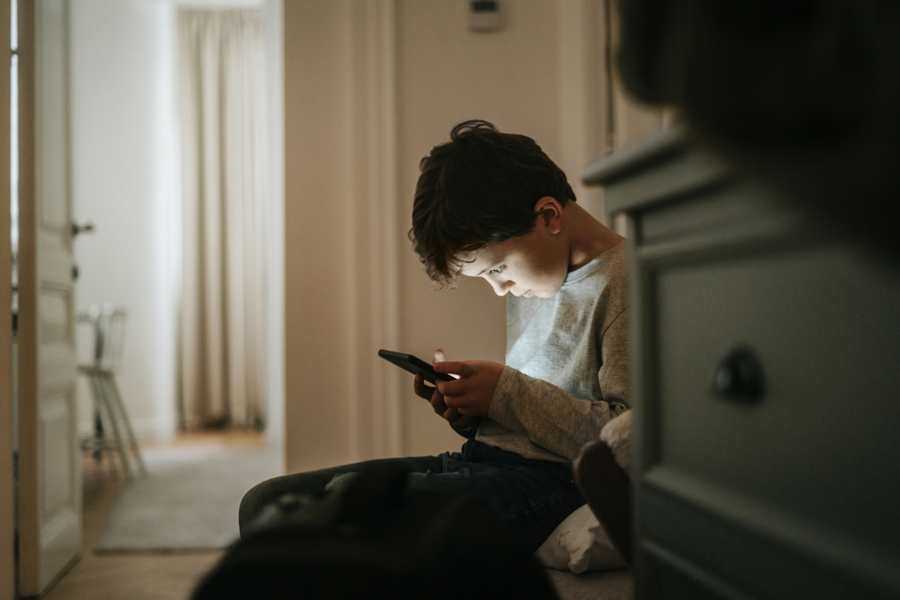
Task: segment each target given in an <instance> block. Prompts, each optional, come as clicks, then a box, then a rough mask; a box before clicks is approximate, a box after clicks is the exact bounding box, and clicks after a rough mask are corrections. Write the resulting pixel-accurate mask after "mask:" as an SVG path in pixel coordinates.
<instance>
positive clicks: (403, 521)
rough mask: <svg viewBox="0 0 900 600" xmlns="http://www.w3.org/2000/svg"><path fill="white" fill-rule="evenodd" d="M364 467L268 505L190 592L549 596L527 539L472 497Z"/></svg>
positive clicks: (204, 595) (213, 596)
mask: <svg viewBox="0 0 900 600" xmlns="http://www.w3.org/2000/svg"><path fill="white" fill-rule="evenodd" d="M406 476H407V474H406V472H405V471H402V470H397V469H396V468H393V467H387V468H385V467H377V466H376V467H374V468H370V469H368V470H364V471H363V472H361V473H360V474H359V475H358V476H356V477H355V478H354V479H353V480H351V481H350V482H349V483H348V484H347V485H346V486H344V487H342V488H340V489H336V490H331V491H329V492H326V493H325V494H323V495H321V496H316V497H309V496H296V495H289V496H285V497H282V498H281V499H279V501H278V502H276V503H274V504H272V505H270V506H268V507H266V509H265V510H264V511H263V512H262V513H261V514H260V516H259V517H258V518H257V519H256V520H255V521H254V522H253V524H252V526H251V528H250V530H249V531H248V533H247V534H246V535H244V537H243V539H241V540H240V541H238V542H236V543H235V544H234V545H232V546H231V547H230V548H229V549H228V551H227V552H226V553H225V556H224V557H223V558H222V560H221V561H220V562H219V563H218V565H216V567H215V568H214V569H213V571H212V572H211V573H209V574H208V575H207V576H206V577H205V578H204V579H203V581H201V583H200V585H199V586H198V587H197V589H196V590H195V591H194V594H193V596H192V598H193V600H228V599H231V598H241V599H245V598H260V599H267V600H269V599H272V600H274V599H282V598H341V599H344V598H372V597H375V598H398V599H405V598H409V599H413V598H415V599H423V598H435V599H443V598H447V599H450V598H466V599H468V598H476V599H477V598H485V599H487V598H491V599H496V598H517V599H531V598H534V599H539V598H540V599H545V598H555V597H556V596H555V595H554V592H553V588H552V587H551V584H550V582H549V579H548V577H547V575H546V573H545V572H544V569H543V568H542V567H541V566H540V565H539V564H538V563H537V561H536V560H535V559H534V558H533V556H532V555H531V552H530V551H529V548H528V545H527V544H526V542H525V541H524V540H523V539H522V538H521V537H520V536H519V535H518V534H517V533H516V532H514V531H512V530H511V529H509V528H508V527H507V526H506V524H505V523H503V521H502V520H501V519H500V518H499V517H498V516H496V515H495V514H494V513H493V512H492V511H491V510H490V509H489V508H488V507H487V505H485V504H484V503H483V502H482V501H481V500H480V499H479V498H477V497H475V496H472V495H468V494H451V493H441V492H430V491H423V490H407V488H406Z"/></svg>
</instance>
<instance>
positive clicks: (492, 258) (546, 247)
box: [462, 199, 569, 298]
mask: <svg viewBox="0 0 900 600" xmlns="http://www.w3.org/2000/svg"><path fill="white" fill-rule="evenodd" d="M542 200H543V199H542ZM550 200H552V199H550ZM535 208H536V212H537V213H538V217H537V219H536V222H535V226H534V228H533V229H532V230H531V231H530V232H528V233H526V234H523V235H519V236H516V237H514V238H510V239H508V240H506V241H505V242H498V243H496V244H491V245H490V246H485V247H484V248H480V249H479V250H476V251H474V252H472V253H470V254H469V255H467V256H465V257H463V259H464V262H463V265H462V274H463V275H465V276H466V277H481V278H482V279H484V280H486V281H487V282H488V283H489V284H490V285H491V287H492V288H493V289H494V293H495V294H497V295H498V296H505V295H506V294H507V293H511V294H512V295H513V296H524V297H526V298H530V297H537V298H549V297H551V296H553V295H554V294H556V292H558V291H559V289H560V288H561V287H562V284H563V283H564V282H565V280H566V275H567V274H568V267H569V255H568V249H567V246H566V245H565V240H564V236H562V235H560V229H561V225H562V207H561V206H560V205H559V203H558V202H556V201H555V200H552V203H549V204H547V203H544V204H543V205H542V202H541V201H539V202H538V204H537V205H536V206H535Z"/></svg>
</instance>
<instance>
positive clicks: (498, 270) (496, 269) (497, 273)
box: [488, 265, 506, 275]
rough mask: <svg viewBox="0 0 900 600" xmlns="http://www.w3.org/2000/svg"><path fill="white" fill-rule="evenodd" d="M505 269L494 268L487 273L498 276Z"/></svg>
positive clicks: (503, 267)
mask: <svg viewBox="0 0 900 600" xmlns="http://www.w3.org/2000/svg"><path fill="white" fill-rule="evenodd" d="M505 268H506V265H500V266H499V267H494V268H493V269H491V270H490V271H488V273H490V274H491V275H499V274H500V273H502V272H503V269H505Z"/></svg>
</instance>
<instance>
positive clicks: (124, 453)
mask: <svg viewBox="0 0 900 600" xmlns="http://www.w3.org/2000/svg"><path fill="white" fill-rule="evenodd" d="M105 379H106V376H105V374H98V379H97V384H98V387H99V388H100V391H101V394H102V395H103V403H104V405H105V406H106V410H107V412H108V413H109V420H110V422H111V423H112V428H113V436H114V437H115V441H116V447H117V448H118V450H119V455H120V456H121V457H122V463H123V464H124V467H125V478H126V479H131V477H132V475H131V461H130V460H129V459H128V449H127V448H126V447H125V443H124V442H123V441H122V433H121V432H120V431H119V419H117V418H116V411H115V409H114V408H113V400H112V398H111V397H110V395H109V393H108V389H107V388H106V385H105V382H104V380H105Z"/></svg>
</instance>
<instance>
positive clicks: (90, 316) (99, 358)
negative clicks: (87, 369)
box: [77, 304, 127, 371]
mask: <svg viewBox="0 0 900 600" xmlns="http://www.w3.org/2000/svg"><path fill="white" fill-rule="evenodd" d="M77 318H78V322H79V323H86V324H89V325H90V326H91V328H92V329H93V332H94V347H93V354H92V356H91V358H92V362H93V366H94V367H97V368H101V369H107V370H110V371H112V370H115V369H116V367H118V366H119V361H120V360H121V358H122V348H123V346H124V345H125V322H126V320H127V313H126V312H125V309H124V308H121V307H117V306H113V305H112V304H104V305H103V306H102V307H101V306H99V305H97V304H94V305H92V306H91V307H90V308H88V309H87V310H81V311H78V315H77Z"/></svg>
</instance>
